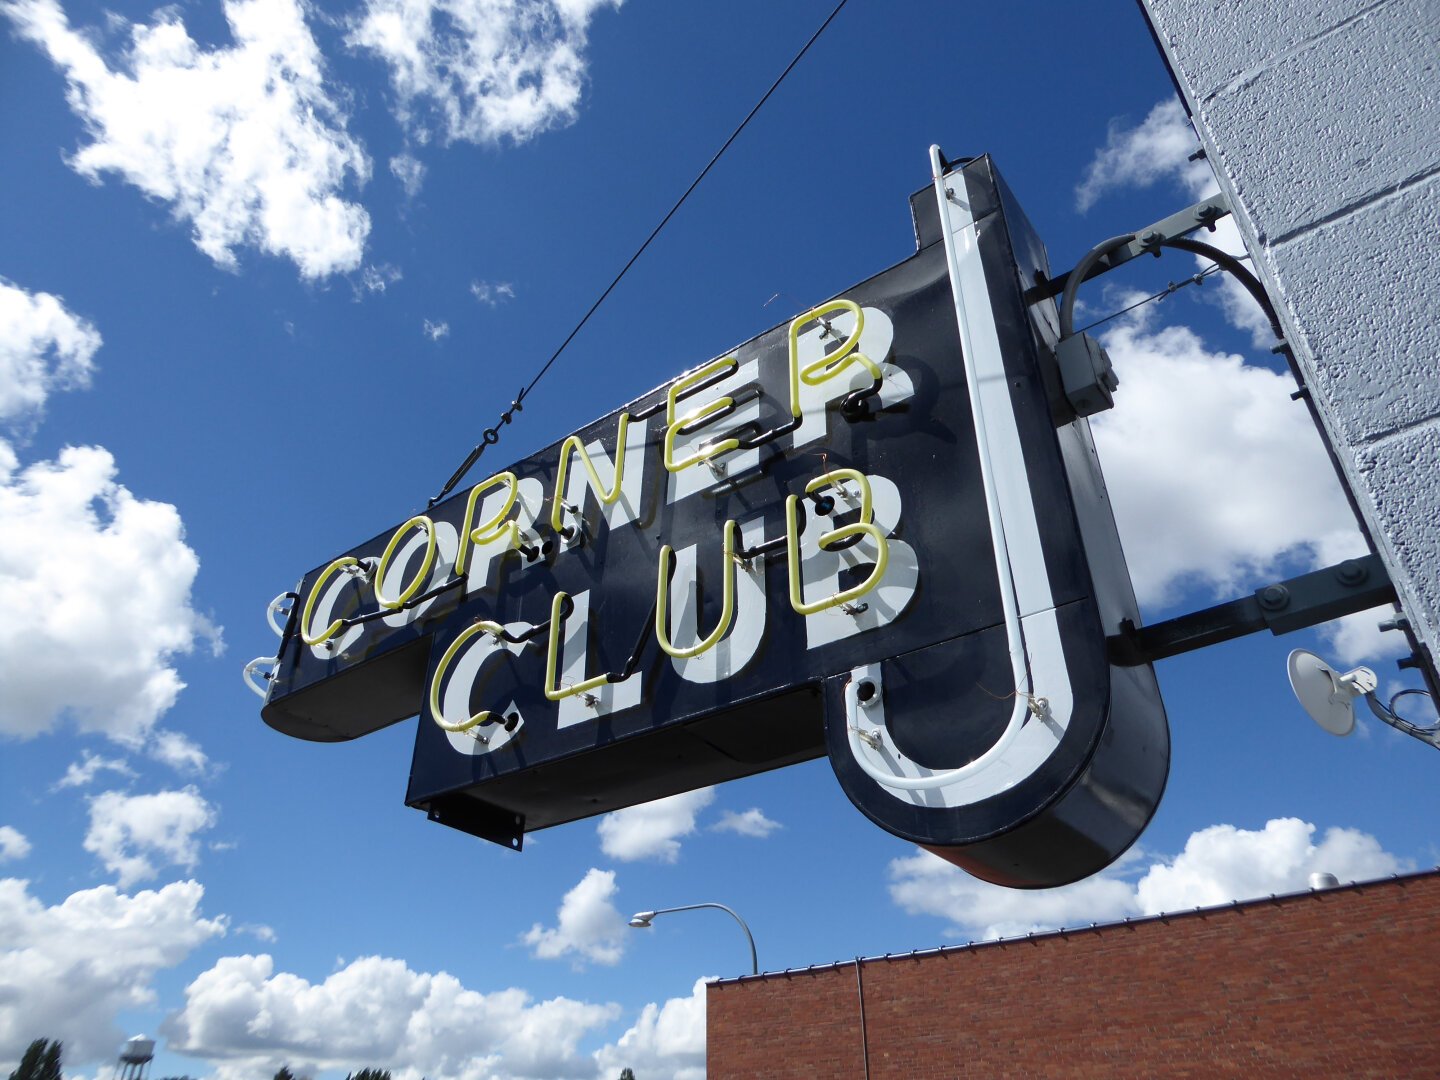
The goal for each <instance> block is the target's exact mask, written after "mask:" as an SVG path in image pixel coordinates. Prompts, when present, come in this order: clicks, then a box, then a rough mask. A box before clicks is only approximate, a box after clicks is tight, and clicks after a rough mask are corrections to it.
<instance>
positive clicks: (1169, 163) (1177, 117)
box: [1075, 98, 1215, 224]
mask: <svg viewBox="0 0 1440 1080" xmlns="http://www.w3.org/2000/svg"><path fill="white" fill-rule="evenodd" d="M1199 148H1200V143H1199V142H1198V141H1197V140H1196V138H1195V132H1194V130H1193V129H1192V128H1191V127H1190V122H1189V120H1187V119H1186V117H1185V109H1184V108H1183V107H1182V106H1181V104H1180V101H1179V99H1178V98H1171V99H1169V100H1168V101H1162V102H1160V104H1158V105H1156V106H1155V107H1154V108H1153V109H1151V110H1150V113H1149V115H1148V116H1146V117H1145V119H1144V120H1143V121H1141V122H1140V123H1139V124H1138V125H1137V126H1135V127H1128V128H1127V127H1125V126H1124V125H1123V124H1121V123H1120V122H1119V121H1114V120H1112V121H1111V122H1110V131H1109V134H1108V137H1107V138H1106V141H1105V146H1104V147H1102V148H1101V149H1100V150H1098V151H1096V153H1095V157H1094V159H1093V160H1092V161H1091V162H1090V167H1089V168H1088V169H1087V170H1086V171H1085V179H1084V180H1082V181H1081V182H1080V184H1079V186H1078V187H1076V189H1075V206H1076V208H1077V209H1078V210H1079V211H1080V212H1081V213H1084V212H1085V211H1086V210H1089V209H1090V208H1091V207H1092V206H1094V205H1095V203H1097V202H1098V201H1099V200H1100V199H1101V198H1102V197H1103V196H1105V195H1108V194H1109V193H1110V192H1112V191H1120V190H1124V189H1126V188H1137V187H1140V188H1143V187H1151V186H1153V185H1154V184H1157V183H1160V182H1162V181H1163V182H1170V183H1178V184H1180V185H1181V186H1183V187H1184V188H1186V189H1187V190H1189V191H1190V192H1191V193H1192V194H1195V197H1196V198H1204V197H1205V196H1204V194H1200V192H1206V189H1207V188H1210V189H1213V187H1214V182H1215V178H1214V176H1213V175H1212V173H1211V171H1210V166H1209V165H1207V164H1206V163H1205V162H1204V161H1203V160H1201V161H1190V160H1189V158H1190V155H1191V154H1193V153H1195V151H1196V150H1198V149H1199ZM1206 193H1207V194H1208V192H1206ZM1142 224H1143V223H1142Z"/></svg>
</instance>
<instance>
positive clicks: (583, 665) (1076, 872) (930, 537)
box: [263, 151, 1169, 887]
mask: <svg viewBox="0 0 1440 1080" xmlns="http://www.w3.org/2000/svg"><path fill="white" fill-rule="evenodd" d="M935 164H936V170H935V171H936V184H935V186H934V187H933V188H927V189H925V190H924V191H921V192H919V193H917V195H915V196H914V197H913V198H912V208H913V213H914V216H915V221H916V236H917V245H918V250H917V252H916V253H915V255H914V256H912V257H911V258H910V259H907V260H906V261H905V262H903V263H901V264H899V265H898V266H895V267H892V268H891V269H889V270H887V271H885V272H884V273H881V274H879V275H877V276H875V277H873V278H871V279H869V280H868V281H864V282H861V283H860V284H858V285H856V286H855V287H854V288H853V289H849V290H847V291H846V292H845V293H843V294H842V295H841V296H839V297H837V298H836V299H834V300H832V301H828V302H826V303H824V304H820V305H818V306H817V307H816V308H814V309H812V310H811V311H809V312H805V313H803V314H801V315H800V316H798V317H797V318H796V319H794V320H792V321H791V322H790V323H787V324H785V325H782V326H778V327H776V328H774V329H772V330H770V331H768V332H766V333H764V334H762V335H760V336H759V337H757V338H754V339H753V340H751V341H748V342H746V343H745V344H743V345H741V346H739V347H738V348H736V349H734V350H732V351H731V352H729V353H726V354H725V355H724V356H721V357H718V358H717V359H715V360H713V361H711V362H709V363H707V364H703V365H701V366H700V367H698V368H695V369H693V370H692V371H690V372H687V373H686V374H684V375H681V376H680V377H679V378H677V379H675V380H674V381H672V382H670V383H667V384H666V385H664V386H661V387H659V388H657V389H656V390H653V391H651V392H650V393H648V394H645V395H642V396H641V397H639V398H638V399H636V400H635V401H633V402H631V403H629V404H628V405H626V406H624V407H623V408H621V409H618V410H616V411H615V412H613V413H611V414H609V415H608V416H605V417H603V418H601V419H600V420H598V421H596V422H595V423H593V424H591V425H589V426H588V427H586V428H584V429H582V430H581V431H579V432H577V433H575V434H573V435H570V436H567V437H566V438H565V439H563V440H561V441H560V442H559V443H557V444H555V445H553V446H551V447H548V448H547V449H545V450H543V451H541V452H540V453H538V454H535V455H533V456H531V457H529V458H526V459H525V460H523V461H519V462H516V463H515V464H514V465H512V466H510V467H509V468H508V469H505V470H503V471H501V472H499V473H496V474H494V475H493V476H490V477H487V478H486V479H484V480H482V481H481V482H480V483H478V484H476V485H474V486H473V487H472V488H470V489H469V490H468V491H466V492H464V493H462V494H459V495H457V496H455V497H454V498H451V499H450V500H448V501H446V502H444V503H441V504H439V505H437V506H436V507H434V508H433V510H432V511H431V512H430V513H428V514H427V515H422V516H419V517H416V518H412V519H411V520H410V521H408V522H406V523H404V524H402V525H401V526H399V527H398V528H397V529H395V530H392V531H390V532H387V533H385V534H382V535H380V536H377V537H375V538H373V539H371V540H369V541H367V542H366V543H363V544H360V545H358V546H356V547H355V548H353V549H351V550H350V551H349V552H348V553H346V554H345V555H343V556H341V557H340V558H338V559H335V560H332V561H331V562H329V563H327V564H325V565H324V566H322V567H319V568H317V569H316V570H314V571H312V572H311V573H309V574H307V575H306V576H305V579H304V580H303V581H302V583H301V584H300V586H299V587H298V588H297V590H296V595H297V597H298V599H297V600H296V601H295V604H294V611H293V613H292V615H291V619H290V625H289V626H288V627H287V628H286V631H287V632H286V635H285V639H284V641H283V643H282V648H281V650H280V656H279V660H278V663H277V666H276V670H275V672H274V676H273V678H272V680H271V684H270V688H269V692H268V696H267V699H266V703H265V706H264V710H263V716H264V719H265V721H266V722H267V723H268V724H270V725H271V726H272V727H274V728H276V729H278V730H280V731H282V732H285V733H287V734H290V735H295V736H297V737H301V738H307V739H315V740H342V739H350V738H355V737H358V736H361V735H364V734H366V733H368V732H371V731H375V730H377V729H379V728H381V727H384V726H386V725H388V724H391V723H394V722H396V721H398V720H400V719H403V718H405V717H408V716H411V715H414V714H415V713H417V712H419V713H420V723H419V726H418V729H417V733H416V742H415V753H414V761H413V765H412V769H411V774H410V784H409V790H408V793H407V796H406V802H407V803H408V804H409V805H411V806H415V807H417V808H419V809H422V810H424V811H426V812H427V813H428V814H429V816H430V817H431V818H432V819H433V820H435V821H438V822H441V823H442V824H446V825H451V826H453V827H456V828H459V829H463V830H465V831H468V832H472V833H474V834H476V835H479V836H483V837H486V838H488V839H492V840H496V841H498V842H501V843H505V844H507V845H509V846H512V847H515V848H519V847H520V846H521V842H522V838H523V835H524V833H525V832H527V831H530V830H534V829H539V828H546V827H548V826H551V825H558V824H561V823H564V822H569V821H574V820H576V819H579V818H584V817H588V816H592V815H595V814H599V813H603V812H606V811H610V810H614V809H618V808H621V807H625V806H630V805H633V804H636V803H641V802H645V801H649V800H652V799H656V798H660V797H662V796H667V795H672V794H675V793H678V792H681V791H686V790H690V789H693V788H695V787H699V786H702V785H706V784H712V783H716V782H720V781H724V780H728V779H733V778H737V777H742V776H746V775H750V774H753V773H757V772H761V771H764V770H767V769H773V768H777V767H780V766H784V765H789V764H793V763H796V762H800V761H805V760H808V759H811V758H814V757H818V756H820V755H821V754H826V755H828V756H829V758H830V762H831V764H832V766H833V767H834V770H835V773H836V776H837V777H838V778H839V780H840V783H841V785H842V787H843V788H844V790H845V792H846V794H847V795H848V796H849V798H850V799H851V801H852V802H853V803H854V804H855V805H856V807H857V808H859V810H860V811H861V812H862V813H864V814H865V815H866V816H867V817H869V818H870V819H871V820H872V821H874V822H875V823H876V824H878V825H880V826H882V827H883V828H885V829H887V830H889V831H890V832H892V833H894V834H895V835H897V836H900V837H902V838H904V839H906V840H909V841H912V842H914V843H917V844H921V845H923V846H925V847H927V848H929V849H931V850H933V851H935V852H936V853H938V854H940V855H942V856H943V857H945V858H947V859H949V860H951V861H952V862H955V863H956V864H958V865H960V866H962V867H963V868H965V869H966V870H968V871H970V872H971V873H973V874H975V875H977V876H979V877H982V878H985V879H987V880H990V881H994V882H998V883H1001V884H1006V885H1011V886H1017V887H1044V886H1053V885H1058V884H1063V883H1065V882H1069V881H1073V880H1076V879H1078V878H1080V877H1084V876H1086V875H1088V874H1091V873H1094V872H1096V871H1098V870H1099V869H1101V868H1103V867H1104V866H1106V865H1107V864H1109V863H1110V862H1111V861H1112V860H1113V859H1115V858H1116V857H1117V856H1118V855H1119V854H1120V853H1121V852H1123V851H1124V850H1125V849H1126V848H1127V847H1128V846H1129V845H1130V844H1131V843H1132V842H1133V841H1134V840H1135V838H1136V837H1137V836H1138V835H1139V833H1140V831H1141V830H1142V829H1143V828H1144V826H1145V825H1146V823H1147V822H1148V821H1149V818H1150V816H1151V815H1152V814H1153V812H1154V809H1155V807H1156V805H1157V804H1158V801H1159V799H1160V795H1161V792H1162V790H1163V788H1164V784H1165V778H1166V774H1167V770H1168V762H1169V736H1168V729H1167V727H1166V723H1165V716H1164V710H1163V707H1162V705H1161V703H1160V698H1159V692H1158V689H1157V686H1156V683H1155V679H1154V674H1153V671H1152V669H1151V668H1150V667H1149V665H1146V664H1140V665H1137V666H1130V667H1116V666H1113V665H1112V664H1111V663H1110V660H1109V658H1108V656H1107V652H1106V641H1105V639H1106V635H1107V634H1113V633H1116V632H1117V631H1118V629H1119V628H1120V626H1121V624H1122V622H1123V620H1125V619H1127V618H1128V619H1132V620H1134V619H1136V618H1137V613H1136V609H1135V603H1134V598H1133V595H1132V592H1131V589H1130V584H1129V577H1128V574H1127V572H1126V570H1125V566H1124V561H1123V557H1122V555H1121V552H1120V547H1119V543H1118V540H1117V538H1116V534H1115V529H1114V523H1113V519H1112V516H1111V512H1110V508H1109V504H1108V501H1107V499H1106V495H1105V488H1104V483H1103V480H1102V478H1101V476H1100V471H1099V467H1098V464H1097V462H1096V459H1095V455H1094V450H1093V447H1092V446H1091V443H1090V439H1089V431H1088V427H1087V424H1086V421H1085V420H1083V419H1077V418H1075V416H1074V413H1073V411H1071V410H1070V406H1069V405H1068V404H1067V402H1066V399H1065V395H1064V389H1063V387H1062V386H1061V385H1060V383H1059V378H1058V376H1057V374H1056V372H1055V369H1054V365H1053V361H1052V360H1051V359H1050V357H1051V353H1052V350H1053V347H1054V345H1055V342H1056V338H1057V322H1056V314H1055V308H1054V304H1053V302H1052V301H1050V300H1044V301H1042V302H1040V303H1036V304H1033V305H1028V306H1027V304H1026V301H1025V299H1024V293H1025V291H1026V289H1027V288H1029V287H1030V286H1033V285H1034V284H1035V282H1036V281H1037V280H1038V279H1037V274H1041V273H1043V272H1045V271H1046V269H1047V268H1046V263H1045V255H1044V250H1043V247H1042V246H1041V244H1040V242H1039V241H1038V239H1037V238H1036V237H1035V235H1034V233H1033V231H1032V230H1031V228H1030V226H1029V224H1028V222H1027V221H1026V219H1025V217H1024V215H1023V214H1022V213H1021V211H1020V210H1019V208H1018V206H1017V205H1016V203H1015V201H1014V199H1013V197H1012V196H1011V194H1010V192H1009V191H1008V189H1007V188H1006V187H1005V185H1004V183H1003V181H1001V180H1000V178H999V176H998V174H997V173H996V172H995V170H994V167H993V165H992V163H991V162H990V160H989V158H979V159H976V160H974V161H973V162H971V163H969V164H967V165H965V166H964V167H963V168H954V169H951V168H948V167H947V166H946V165H945V164H944V163H943V161H941V160H940V159H939V156H938V151H937V152H936V153H935Z"/></svg>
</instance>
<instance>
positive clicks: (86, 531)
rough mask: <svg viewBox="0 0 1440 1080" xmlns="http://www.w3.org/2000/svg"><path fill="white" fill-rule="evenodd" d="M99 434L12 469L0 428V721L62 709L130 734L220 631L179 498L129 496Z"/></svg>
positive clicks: (51, 720) (110, 731) (45, 717)
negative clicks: (198, 600)
mask: <svg viewBox="0 0 1440 1080" xmlns="http://www.w3.org/2000/svg"><path fill="white" fill-rule="evenodd" d="M115 474H116V469H115V460H114V458H112V457H111V456H110V454H109V452H108V451H106V450H104V449H102V448H100V447H74V446H72V447H67V448H66V449H64V450H62V451H61V452H60V456H59V458H58V459H57V460H55V461H43V462H37V463H35V464H32V465H30V466H28V467H27V468H25V469H24V470H20V469H19V463H18V461H17V459H16V457H15V454H14V452H13V451H12V450H11V449H10V448H9V447H8V446H7V445H5V443H4V442H0V611H3V612H4V613H5V618H4V619H3V620H0V686H4V687H5V692H4V694H3V695H0V734H8V735H17V736H21V737H27V736H31V735H36V734H39V733H41V732H44V731H48V730H50V729H51V728H52V727H54V726H55V725H56V724H57V723H58V722H59V721H60V720H61V719H62V717H65V716H69V717H71V718H72V719H73V720H74V722H75V723H76V724H77V726H78V727H80V728H81V729H82V730H85V731H98V732H104V733H105V734H106V735H109V736H110V737H111V738H113V739H116V740H118V741H121V742H123V743H126V744H128V745H137V744H138V743H140V742H141V741H142V740H143V739H144V737H145V735H146V734H147V733H148V732H149V730H150V729H151V728H152V727H153V726H154V724H155V722H156V720H157V719H158V718H159V717H160V715H161V714H163V713H164V712H165V711H166V710H167V709H169V708H170V706H171V705H173V704H174V702H175V698H176V695H177V694H178V693H179V692H180V690H181V688H182V687H183V686H184V684H183V683H182V682H181V681H180V676H179V674H178V673H177V672H176V671H175V669H174V667H173V666H172V662H173V660H174V658H175V657H176V656H179V655H182V654H184V653H188V652H190V651H191V649H192V648H193V647H194V644H195V642H196V640H197V639H199V638H206V637H208V638H210V639H211V641H212V642H213V643H215V644H216V646H217V647H218V632H217V631H216V629H215V628H214V627H213V626H211V624H210V623H209V622H208V621H207V620H206V619H205V618H204V617H203V616H201V615H200V614H199V613H198V612H196V611H195V609H194V608H193V607H192V606H191V596H190V589H191V585H192V583H193V582H194V580H195V574H196V572H197V570H198V569H199V560H198V559H197V558H196V556H195V552H194V551H192V550H191V549H190V548H189V547H188V546H187V545H186V544H185V540H184V532H185V530H184V527H183V525H182V524H181V521H180V515H179V513H178V512H177V511H176V509H175V507H173V506H171V505H169V504H167V503H160V502H150V501H148V500H144V499H137V498H136V497H135V496H134V495H132V494H131V493H130V492H129V491H128V490H127V489H126V488H125V487H124V486H122V485H120V484H118V483H116V481H115Z"/></svg>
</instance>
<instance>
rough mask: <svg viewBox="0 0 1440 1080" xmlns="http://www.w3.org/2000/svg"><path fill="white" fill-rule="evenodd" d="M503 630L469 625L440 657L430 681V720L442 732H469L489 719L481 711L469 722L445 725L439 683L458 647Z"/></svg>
mask: <svg viewBox="0 0 1440 1080" xmlns="http://www.w3.org/2000/svg"><path fill="white" fill-rule="evenodd" d="M503 629H504V628H503V627H501V626H500V625H499V624H498V623H493V622H484V621H481V622H475V623H471V624H470V625H469V626H467V627H466V628H465V629H464V630H462V631H460V634H459V636H458V637H456V638H455V640H454V641H452V642H451V643H450V647H449V648H448V649H446V650H445V655H444V656H442V657H440V663H439V664H438V665H437V666H436V668H435V677H434V678H433V679H431V680H430V718H431V719H432V720H434V721H435V723H436V725H437V726H439V728H440V729H441V730H442V731H469V730H470V729H471V728H473V727H474V726H475V725H476V724H483V723H484V722H485V721H486V720H488V719H489V718H490V712H489V710H481V711H480V712H478V713H476V714H475V715H474V716H472V717H470V719H469V720H462V721H460V723H458V724H450V723H447V722H446V720H445V717H444V716H443V715H442V714H441V712H440V683H441V681H442V680H443V679H444V678H445V672H447V671H449V670H450V661H452V660H454V659H455V654H456V653H457V652H459V651H460V646H462V645H464V644H465V643H466V642H467V641H469V640H470V639H471V638H472V637H474V636H475V635H476V634H499V633H501V632H502V631H503Z"/></svg>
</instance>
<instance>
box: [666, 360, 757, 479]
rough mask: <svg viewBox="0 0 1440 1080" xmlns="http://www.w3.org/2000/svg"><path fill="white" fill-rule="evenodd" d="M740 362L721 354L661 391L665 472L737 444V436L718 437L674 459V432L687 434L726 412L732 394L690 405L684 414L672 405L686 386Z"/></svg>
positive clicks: (731, 405)
mask: <svg viewBox="0 0 1440 1080" xmlns="http://www.w3.org/2000/svg"><path fill="white" fill-rule="evenodd" d="M739 366H740V362H739V361H738V360H736V359H735V357H733V356H722V357H721V358H720V359H719V360H715V361H712V362H711V363H709V364H706V365H705V366H704V367H702V368H700V369H699V370H697V371H694V372H692V373H691V374H689V375H686V376H685V377H684V378H682V379H676V380H675V382H673V383H672V384H671V385H670V390H669V392H668V393H667V394H666V395H665V424H666V427H665V457H664V460H665V469H666V471H668V472H672V473H673V472H679V471H680V470H681V469H688V468H689V467H690V466H691V465H698V464H699V463H700V462H702V461H709V460H710V459H711V458H713V457H717V456H719V455H720V454H727V453H729V452H730V451H731V450H734V449H736V448H737V447H738V446H739V445H740V440H739V439H721V440H720V441H719V442H717V443H715V444H714V445H713V446H710V447H707V448H705V449H702V450H697V451H695V453H693V454H691V455H690V456H689V457H687V458H686V459H685V460H684V461H676V460H675V436H677V435H684V434H688V433H689V432H691V431H693V430H695V428H697V427H699V426H700V425H701V424H703V423H704V422H705V421H706V420H708V419H710V417H712V416H714V415H715V414H716V413H720V412H728V411H729V410H730V409H732V408H734V407H735V399H734V398H732V397H722V398H716V399H715V400H714V401H712V402H709V403H708V404H705V405H699V406H697V407H696V408H694V409H691V410H690V411H689V412H687V413H686V414H685V415H684V416H681V417H676V415H675V405H676V402H678V401H679V400H680V395H681V394H683V393H684V392H685V391H686V390H688V389H690V388H691V387H692V386H695V385H696V384H697V383H703V382H705V381H706V380H707V379H710V378H712V377H713V376H715V375H717V374H719V373H720V371H722V370H723V369H725V368H727V367H728V368H730V369H731V370H732V371H733V370H734V369H736V368H738V367H739Z"/></svg>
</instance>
